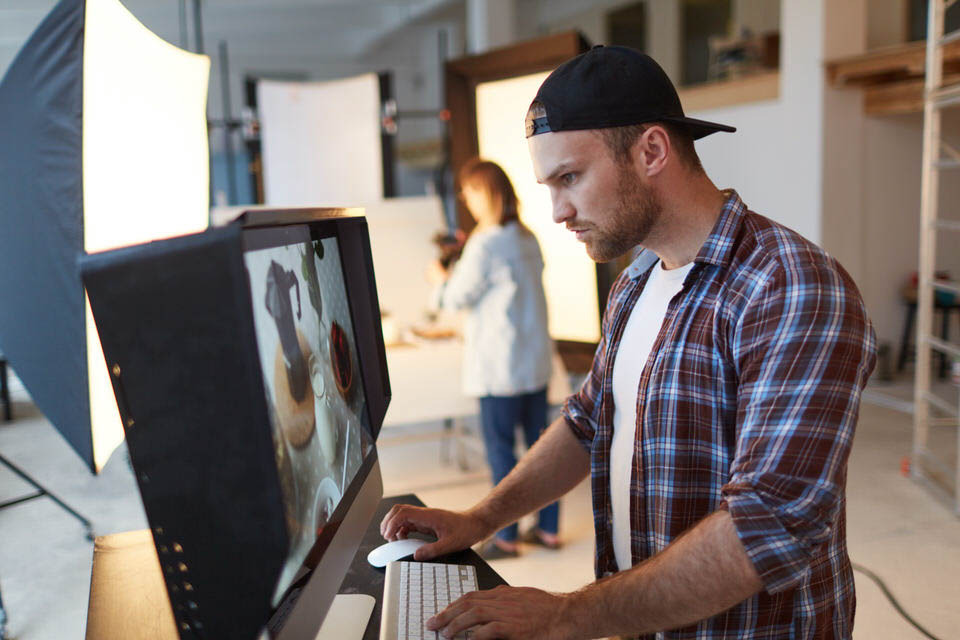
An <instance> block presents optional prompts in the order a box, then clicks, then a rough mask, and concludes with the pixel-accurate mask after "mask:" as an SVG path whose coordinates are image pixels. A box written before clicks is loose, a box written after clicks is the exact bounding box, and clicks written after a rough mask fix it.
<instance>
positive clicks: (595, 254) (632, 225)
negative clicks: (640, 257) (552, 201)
mask: <svg viewBox="0 0 960 640" xmlns="http://www.w3.org/2000/svg"><path fill="white" fill-rule="evenodd" d="M662 210H663V206H662V205H661V203H660V200H659V199H658V198H657V196H656V194H655V193H654V192H653V189H651V188H650V187H647V186H645V185H644V184H643V182H641V181H640V179H639V178H638V177H637V176H636V174H634V173H633V172H632V171H631V170H630V169H629V168H628V167H619V168H618V176H617V207H616V209H614V210H613V212H612V213H611V215H610V217H609V220H608V222H607V223H606V224H604V227H605V228H603V229H601V228H599V227H594V228H593V230H592V231H593V234H592V235H593V236H594V237H595V238H596V239H594V240H591V241H590V242H588V243H587V255H589V256H590V258H591V259H593V260H594V261H595V262H609V261H611V260H614V259H616V258H619V257H620V256H622V255H623V254H625V253H627V252H628V251H629V250H631V249H633V248H634V247H635V246H637V245H638V244H640V243H641V242H643V241H644V240H645V239H646V237H647V236H648V235H650V230H651V229H653V227H654V225H656V223H657V221H658V220H659V219H660V214H661V211H662Z"/></svg>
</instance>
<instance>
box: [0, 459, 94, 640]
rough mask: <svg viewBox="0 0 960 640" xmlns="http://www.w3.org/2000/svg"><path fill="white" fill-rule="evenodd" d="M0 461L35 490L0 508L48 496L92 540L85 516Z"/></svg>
mask: <svg viewBox="0 0 960 640" xmlns="http://www.w3.org/2000/svg"><path fill="white" fill-rule="evenodd" d="M0 462H2V463H3V464H4V465H5V466H6V467H7V468H9V469H10V470H11V471H13V472H14V473H15V474H17V475H18V476H20V478H21V479H22V480H23V481H25V482H28V483H30V484H31V485H32V486H33V487H34V488H36V490H37V491H36V492H35V493H31V494H29V495H26V496H23V497H21V498H14V499H13V500H7V501H6V502H0V509H6V508H7V507H12V506H13V505H15V504H20V503H21V502H26V501H28V500H33V499H34V498H41V497H43V496H48V497H49V498H50V499H51V500H53V501H54V502H56V503H57V504H58V505H59V506H60V508H62V509H63V510H64V511H66V512H67V513H69V514H70V515H71V516H73V517H74V518H76V519H77V520H79V521H80V523H81V524H83V528H84V530H85V531H86V534H87V540H90V541H93V525H91V524H90V521H89V520H87V519H86V518H84V517H83V516H82V515H80V514H79V513H77V512H76V511H74V510H73V509H71V508H70V506H69V505H68V504H67V503H65V502H64V501H63V500H61V499H60V498H58V497H57V496H55V495H54V494H52V493H50V492H49V491H48V490H47V489H46V488H45V487H44V486H42V485H41V484H40V483H38V482H37V481H36V480H34V479H33V478H31V477H30V476H28V475H27V474H26V473H25V472H24V471H23V470H21V469H20V468H18V467H17V466H16V465H15V464H13V463H12V462H10V461H9V460H7V459H6V458H4V457H3V455H2V454H0ZM2 621H3V618H2V617H0V622H2ZM2 637H3V636H0V638H2Z"/></svg>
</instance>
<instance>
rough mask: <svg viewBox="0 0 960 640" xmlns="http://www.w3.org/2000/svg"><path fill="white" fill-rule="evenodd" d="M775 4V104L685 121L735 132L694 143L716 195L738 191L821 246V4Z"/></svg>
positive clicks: (793, 0)
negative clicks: (777, 28)
mask: <svg viewBox="0 0 960 640" xmlns="http://www.w3.org/2000/svg"><path fill="white" fill-rule="evenodd" d="M825 1H827V0H816V1H811V0H783V1H782V2H781V26H782V32H781V56H780V96H779V97H778V98H777V99H776V100H771V101H768V102H761V103H753V104H748V105H738V106H734V107H728V108H722V109H712V110H709V111H701V112H695V113H690V114H689V115H691V116H693V117H696V118H704V119H707V120H716V121H718V122H722V123H725V124H731V125H733V126H735V127H737V129H738V130H737V132H736V133H733V134H727V133H716V134H714V135H712V136H709V137H707V138H704V139H703V140H702V141H700V142H698V143H697V151H698V153H699V154H700V157H701V159H702V161H703V165H704V168H705V169H706V170H707V173H708V174H709V175H710V177H711V178H713V180H714V182H715V183H716V184H717V186H719V187H722V188H723V187H732V188H735V189H737V191H738V192H739V193H740V195H741V197H742V198H743V199H744V201H745V202H746V204H747V205H748V206H749V207H751V208H752V209H753V210H754V211H757V212H758V213H761V214H763V215H766V216H768V217H770V218H772V219H774V220H776V221H778V222H780V223H782V224H785V225H787V226H788V227H790V228H792V229H795V230H796V231H798V232H799V233H801V234H803V235H804V236H806V237H807V238H809V239H810V240H812V241H813V242H816V243H819V242H820V240H821V214H822V206H821V201H820V190H821V185H822V167H823V157H822V148H821V136H822V133H823V108H822V105H823V94H824V81H823V71H822V62H823V60H822V56H821V55H820V53H818V52H821V51H822V50H823V35H824V33H823V15H824V7H823V3H824V2H825Z"/></svg>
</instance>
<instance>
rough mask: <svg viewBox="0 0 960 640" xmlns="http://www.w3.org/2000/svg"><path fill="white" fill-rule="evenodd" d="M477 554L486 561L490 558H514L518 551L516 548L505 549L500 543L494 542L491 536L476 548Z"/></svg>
mask: <svg viewBox="0 0 960 640" xmlns="http://www.w3.org/2000/svg"><path fill="white" fill-rule="evenodd" d="M477 554H478V555H479V556H480V557H481V558H483V559H484V560H486V561H488V562H489V561H490V560H506V559H507V558H516V557H518V556H519V555H520V552H519V551H518V550H517V549H514V550H513V551H507V550H506V549H504V548H503V547H501V546H500V545H498V544H497V543H496V541H495V540H494V539H493V538H490V539H489V540H487V541H486V542H484V543H483V544H482V545H480V548H479V549H478V550H477Z"/></svg>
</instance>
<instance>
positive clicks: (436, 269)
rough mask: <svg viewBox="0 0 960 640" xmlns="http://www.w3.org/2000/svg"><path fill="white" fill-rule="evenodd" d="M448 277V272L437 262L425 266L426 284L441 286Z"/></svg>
mask: <svg viewBox="0 0 960 640" xmlns="http://www.w3.org/2000/svg"><path fill="white" fill-rule="evenodd" d="M449 277H450V274H449V272H447V270H446V269H444V268H443V265H442V264H440V261H439V260H434V261H433V262H431V263H430V264H429V265H427V282H429V283H430V284H432V285H439V284H443V283H444V282H446V281H447V278H449Z"/></svg>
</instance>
